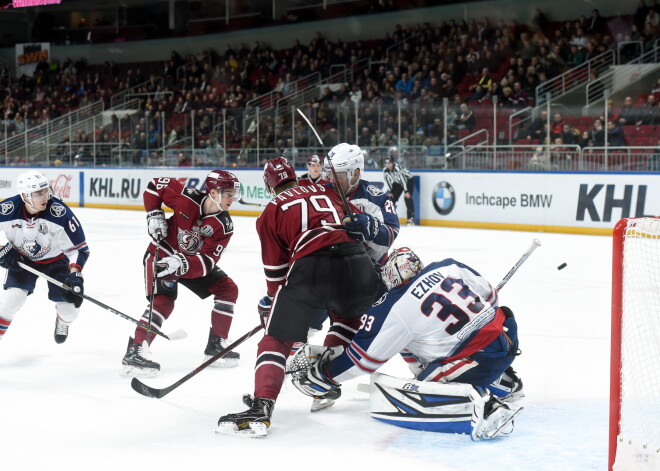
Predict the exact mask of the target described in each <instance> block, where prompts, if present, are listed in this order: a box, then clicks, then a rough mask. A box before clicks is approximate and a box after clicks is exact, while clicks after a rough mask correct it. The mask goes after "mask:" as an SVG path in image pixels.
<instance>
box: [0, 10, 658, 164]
mask: <svg viewBox="0 0 660 471" xmlns="http://www.w3.org/2000/svg"><path fill="white" fill-rule="evenodd" d="M659 12H660V7H659V6H658V5H657V3H656V0H650V3H649V5H648V6H647V5H646V4H645V3H644V1H640V4H639V7H638V8H637V10H636V11H635V12H634V14H633V15H629V16H628V17H622V18H618V19H617V21H616V22H615V24H616V26H617V28H618V30H617V31H613V28H610V27H608V22H607V21H606V19H604V18H603V17H601V16H600V13H599V11H598V10H597V9H594V10H593V11H592V13H591V15H590V16H589V17H587V16H582V17H580V18H579V19H578V20H575V21H567V22H562V23H557V22H551V21H549V19H548V18H546V16H545V15H544V14H543V13H542V12H541V11H540V10H536V12H535V14H534V16H533V18H532V19H531V21H530V22H529V24H527V25H522V24H519V23H518V22H516V21H515V20H513V21H511V22H509V23H506V22H505V21H503V20H499V21H496V22H492V21H491V20H490V19H489V18H483V19H481V20H476V19H470V20H468V21H465V20H458V21H457V20H447V21H441V22H440V23H439V24H437V25H433V24H431V23H424V24H419V25H415V26H406V25H397V26H396V28H395V29H394V31H392V32H391V33H386V34H385V36H384V37H383V38H381V39H378V40H370V41H357V42H354V43H347V42H344V41H341V40H337V41H331V40H329V39H327V38H325V37H323V35H321V34H320V33H317V34H316V36H315V37H314V38H313V39H312V40H311V41H310V42H309V44H302V43H301V42H300V41H297V40H295V41H294V42H293V45H292V47H290V48H288V49H285V50H273V49H272V48H271V47H270V46H268V45H267V44H264V43H261V42H257V43H256V44H255V45H254V46H253V47H249V46H248V45H246V44H241V45H240V46H238V47H231V46H230V47H228V48H227V49H226V50H225V51H224V52H223V53H220V52H218V51H214V50H212V49H208V50H204V51H201V52H200V53H199V54H197V55H191V56H188V57H185V58H182V57H181V56H180V55H179V54H178V53H177V52H176V51H172V53H171V57H170V59H169V60H168V61H165V63H153V62H145V63H140V64H119V65H118V64H114V63H106V64H97V65H89V64H87V63H86V62H85V61H84V60H79V61H75V62H74V61H72V60H68V59H67V60H66V61H65V62H64V63H62V64H59V63H58V62H57V61H52V62H50V63H45V62H42V63H40V64H39V66H38V67H37V70H36V71H35V74H34V76H32V77H27V76H23V77H21V78H20V79H18V80H17V81H14V82H12V83H11V86H10V87H9V88H8V89H7V90H6V91H5V92H4V94H0V100H1V101H0V116H1V117H2V120H3V121H2V125H1V126H0V138H2V137H5V135H6V136H8V137H11V136H15V135H20V134H21V133H23V132H25V130H26V128H33V127H35V126H38V125H40V124H43V123H44V122H46V121H47V120H52V119H55V118H57V117H58V116H61V115H62V114H64V113H66V112H68V111H70V110H73V109H77V108H81V107H83V106H85V105H86V104H89V103H92V102H94V101H96V100H101V101H102V102H104V104H105V107H106V108H108V107H110V105H111V104H112V103H111V97H112V96H113V95H114V96H116V94H118V93H121V92H125V91H129V90H130V91H131V93H132V95H131V96H132V97H136V98H137V99H139V100H140V110H139V111H138V112H137V113H135V114H131V115H125V116H121V117H117V116H115V117H113V119H112V120H111V121H110V122H108V123H100V124H99V125H98V126H97V127H96V129H95V130H94V131H93V133H94V135H91V136H90V134H91V133H87V134H86V133H82V134H80V133H78V134H76V135H75V136H71V139H69V137H68V136H67V137H66V138H65V139H64V140H63V141H62V142H60V143H59V144H60V150H57V151H56V152H60V151H62V152H63V150H62V149H67V148H68V149H69V151H68V154H70V155H69V158H70V157H71V155H78V156H80V155H85V154H88V153H89V144H90V142H92V141H93V142H94V143H107V144H108V150H105V151H104V152H105V154H104V159H108V161H109V159H110V152H111V151H110V150H109V149H110V145H111V144H117V145H121V147H123V148H125V149H127V150H128V149H137V150H139V151H140V152H139V153H138V154H135V155H136V157H135V161H136V163H145V162H147V159H148V158H149V157H150V156H153V157H154V158H156V157H157V154H153V152H157V150H158V149H163V148H165V147H167V148H172V149H175V148H176V147H177V146H179V147H191V146H192V145H194V146H195V147H196V148H197V149H208V150H209V151H215V154H213V153H209V154H208V155H224V154H223V152H222V151H223V150H224V149H223V146H225V145H226V147H227V148H228V149H235V150H236V152H235V153H232V156H233V157H232V158H231V159H232V161H231V162H225V163H234V164H238V165H247V164H248V163H249V162H253V160H252V155H253V154H254V153H255V152H256V149H257V148H262V149H263V148H277V149H278V150H280V151H281V152H284V150H285V149H289V150H288V152H291V149H292V148H302V147H307V146H309V145H310V144H312V145H313V142H312V141H313V137H311V138H310V133H309V131H308V129H307V127H306V125H305V123H304V122H302V120H296V118H295V115H294V116H292V114H291V113H289V112H286V113H278V114H276V113H274V112H271V113H264V114H263V115H261V116H260V119H259V122H258V123H256V122H255V119H254V110H253V109H252V108H253V107H249V106H247V105H248V104H252V105H254V106H256V105H260V104H261V105H269V104H274V103H279V102H281V103H284V104H286V98H287V97H288V96H291V94H292V93H293V92H295V91H296V90H297V87H298V86H299V85H300V83H302V81H303V80H304V78H305V77H308V76H310V75H311V74H315V73H318V74H319V75H320V76H321V77H328V76H330V74H331V73H332V71H333V70H336V69H335V67H337V66H340V67H341V66H346V67H348V68H352V69H353V80H352V81H350V82H347V83H341V84H336V85H333V86H327V87H325V88H323V90H322V92H321V93H320V96H318V97H317V98H314V99H311V100H309V102H308V103H306V104H304V105H302V107H303V109H304V110H305V112H306V113H308V115H310V116H312V117H313V119H314V122H315V124H316V126H317V127H318V129H319V130H320V131H321V132H322V135H323V139H324V142H325V144H326V146H331V145H333V144H334V143H336V142H338V141H340V140H342V141H349V142H357V143H358V145H360V146H362V147H365V148H374V147H389V146H396V145H400V144H401V143H404V142H405V143H406V144H407V145H411V146H418V145H425V146H431V145H439V144H441V143H442V142H443V138H444V128H445V123H444V122H443V116H444V115H443V113H441V112H440V110H441V109H442V106H443V102H444V100H445V99H447V100H448V102H449V104H450V106H449V112H448V114H447V123H446V125H447V126H446V127H447V129H448V133H449V138H450V140H451V141H453V140H455V139H458V138H461V137H464V136H466V135H468V134H469V133H470V132H471V131H473V130H474V129H478V128H480V127H487V126H488V125H489V123H490V122H492V119H493V115H492V108H493V102H495V103H496V107H497V108H498V109H499V110H500V112H501V113H502V114H503V115H504V116H508V115H509V114H510V113H512V112H514V111H516V110H520V109H523V108H526V107H529V106H533V105H534V104H535V93H536V87H537V86H538V85H539V84H541V83H543V82H545V81H547V80H550V79H552V78H553V77H556V76H557V75H559V74H561V73H563V72H564V71H566V70H568V69H569V68H571V67H574V66H577V65H579V64H581V63H583V62H585V61H587V60H590V59H591V58H593V57H594V56H596V55H598V54H601V53H603V52H605V51H607V50H609V49H612V48H616V44H617V43H618V42H622V41H640V42H641V43H642V44H643V45H644V46H643V47H644V48H645V49H648V48H650V47H653V46H654V45H655V42H656V40H657V39H658V34H657V33H658V28H659V27H660V26H659V24H660V20H659V18H660V16H659V15H658V13H659ZM631 13H632V12H631ZM622 25H624V26H623V27H622ZM657 88H658V87H656V89H657ZM658 91H660V90H653V91H652V93H650V94H648V101H647V103H646V104H645V105H644V106H637V105H633V104H632V103H628V101H629V100H628V98H627V99H626V104H624V105H623V106H621V107H620V109H619V107H617V106H614V107H613V116H612V119H613V120H614V121H615V123H614V126H615V128H614V130H613V131H612V132H610V133H608V136H616V135H618V131H617V129H618V128H619V127H620V128H621V130H622V131H623V129H625V127H626V126H630V125H631V124H632V123H633V122H634V123H635V124H636V125H643V124H653V125H655V124H660V114H659V113H660V109H659V108H658V100H656V98H655V96H657V95H658V93H657V92H658ZM0 93H2V92H0ZM263 96H266V97H267V99H266V98H264V99H263V100H261V101H260V100H257V98H258V97H263ZM631 100H632V98H631ZM631 106H632V107H633V108H634V110H632V109H631V108H630V107H631ZM356 110H357V113H356ZM616 112H618V114H616ZM246 113H247V114H246ZM614 114H616V116H614ZM246 116H249V117H250V119H245V117H246ZM356 116H357V123H356V122H355V119H356ZM555 118H556V115H555V117H553V121H556V120H555ZM560 118H561V117H560ZM539 120H545V121H546V122H547V116H545V117H544V116H543V114H542V115H541V116H540V117H539V118H537V121H535V122H534V123H532V126H530V127H529V132H527V134H525V131H527V129H525V130H523V131H521V132H519V133H518V134H517V135H516V136H515V137H516V138H520V139H525V138H526V139H529V140H530V142H533V143H536V142H537V141H536V139H538V140H540V141H543V140H544V138H543V137H542V136H545V135H547V132H545V131H544V130H543V124H540V123H539ZM592 120H593V118H592ZM561 121H562V119H560V120H559V122H561ZM597 121H599V120H598V119H596V120H595V121H593V126H591V127H590V129H586V128H585V129H581V128H580V127H579V126H575V125H573V123H567V124H570V125H571V127H570V128H568V129H564V128H563V125H562V126H559V127H557V126H553V129H552V140H553V141H555V142H556V141H557V139H561V140H562V142H564V143H567V142H566V141H575V143H577V144H579V145H589V143H591V144H593V145H598V144H599V143H601V142H602V139H601V138H600V137H599V136H600V134H599V129H600V130H601V131H602V128H603V122H602V121H601V122H600V123H597ZM122 123H123V124H122ZM583 127H584V126H583ZM356 129H357V130H358V135H357V136H356V135H355V130H356ZM399 130H400V133H399ZM5 133H6V134H5ZM585 133H588V134H589V136H588V137H587V136H586V135H585ZM399 134H400V135H399ZM505 137H508V136H505ZM310 139H311V140H310ZM612 139H614V137H612ZM616 139H619V138H616ZM623 139H624V142H625V136H624V137H623ZM616 142H620V140H618V141H616ZM77 144H83V147H82V151H76V150H74V149H73V148H74V147H76V145H77ZM610 145H614V144H612V143H611V144H610ZM85 146H86V147H85ZM161 157H162V155H161ZM254 163H256V162H254Z"/></svg>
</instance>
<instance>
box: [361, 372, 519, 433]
mask: <svg viewBox="0 0 660 471" xmlns="http://www.w3.org/2000/svg"><path fill="white" fill-rule="evenodd" d="M369 393H370V396H371V400H370V410H371V416H372V417H373V418H374V419H377V420H380V421H382V422H386V423H388V424H391V425H396V426H398V427H404V428H410V429H414V430H422V431H428V432H442V433H462V434H469V435H470V437H471V438H472V440H474V441H480V440H488V439H491V438H495V437H497V436H498V435H502V434H508V433H510V432H511V431H512V430H513V419H514V418H515V417H516V416H517V415H518V414H519V413H520V412H521V411H522V407H515V406H512V405H511V404H506V403H504V402H502V401H500V400H499V399H497V398H496V397H494V396H492V395H491V394H490V392H489V391H488V389H485V388H480V387H474V386H471V385H469V384H465V383H435V382H427V381H417V380H413V379H404V378H395V377H392V376H388V375H384V374H380V373H374V374H372V375H371V384H370V386H369Z"/></svg>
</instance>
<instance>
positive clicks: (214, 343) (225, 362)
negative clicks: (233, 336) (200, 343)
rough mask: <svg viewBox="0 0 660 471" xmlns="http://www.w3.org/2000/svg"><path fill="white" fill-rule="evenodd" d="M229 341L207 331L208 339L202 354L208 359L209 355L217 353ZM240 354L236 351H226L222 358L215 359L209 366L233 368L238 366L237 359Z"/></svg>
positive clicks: (225, 346)
mask: <svg viewBox="0 0 660 471" xmlns="http://www.w3.org/2000/svg"><path fill="white" fill-rule="evenodd" d="M228 345H229V342H227V340H226V339H223V338H222V337H219V336H217V335H213V334H212V333H211V332H209V341H208V343H207V344H206V349H205V350H204V355H206V359H207V360H209V359H210V358H211V357H213V356H215V355H217V354H218V353H220V352H221V351H222V350H224V349H225V348H227V346H228ZM240 358H241V354H240V353H238V352H228V353H227V354H226V355H225V356H223V357H222V358H219V359H217V360H216V361H215V362H214V363H213V364H212V365H211V366H214V367H217V368H234V367H236V366H238V360H240Z"/></svg>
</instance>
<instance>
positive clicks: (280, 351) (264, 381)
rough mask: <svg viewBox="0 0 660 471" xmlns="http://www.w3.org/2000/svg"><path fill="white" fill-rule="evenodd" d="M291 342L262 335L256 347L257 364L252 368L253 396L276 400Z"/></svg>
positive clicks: (282, 381)
mask: <svg viewBox="0 0 660 471" xmlns="http://www.w3.org/2000/svg"><path fill="white" fill-rule="evenodd" d="M292 343H293V342H287V341H284V340H279V339H277V338H275V337H272V336H270V335H264V337H263V338H262V339H261V341H260V342H259V346H258V347H257V363H256V365H255V368H254V395H255V397H265V398H268V399H273V400H275V399H277V396H278V395H279V394H280V390H281V389H282V383H284V371H285V368H286V359H287V356H288V354H289V350H290V349H291V345H292Z"/></svg>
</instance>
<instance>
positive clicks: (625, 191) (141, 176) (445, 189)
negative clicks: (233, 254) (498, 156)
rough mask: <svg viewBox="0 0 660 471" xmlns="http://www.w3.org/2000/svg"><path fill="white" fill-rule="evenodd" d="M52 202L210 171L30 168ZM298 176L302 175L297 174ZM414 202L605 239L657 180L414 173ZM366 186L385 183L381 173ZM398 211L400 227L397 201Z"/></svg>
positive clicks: (439, 222)
mask: <svg viewBox="0 0 660 471" xmlns="http://www.w3.org/2000/svg"><path fill="white" fill-rule="evenodd" d="M26 170H27V169H26V168H24V167H20V168H19V167H17V168H4V169H3V171H2V177H0V199H3V198H7V197H9V196H12V195H15V194H16V183H15V181H16V177H17V176H18V175H19V174H20V173H22V172H25V171H26ZM35 170H37V171H40V172H42V173H44V174H45V175H46V177H48V179H49V180H50V181H51V186H52V187H53V191H54V193H55V195H56V196H58V197H60V198H62V199H63V200H64V201H65V202H67V204H70V205H71V206H85V207H93V208H109V209H138V210H141V209H143V206H142V193H143V192H144V190H145V189H146V187H147V184H148V183H149V181H150V180H151V178H154V177H170V178H176V179H178V180H180V181H181V182H182V183H183V184H184V185H186V186H191V187H195V188H199V189H203V182H204V178H205V177H206V174H207V173H208V171H209V169H189V168H157V169H153V168H150V169H141V168H140V169H138V168H123V169H118V168H117V169H113V168H104V169H99V168H82V167H77V168H65V167H53V168H45V167H42V168H36V169H35ZM230 170H231V171H233V172H234V173H235V174H236V175H237V177H238V178H239V180H240V181H241V185H242V194H243V199H244V200H245V201H248V202H251V203H260V204H266V203H268V201H269V200H270V198H269V196H268V195H267V194H266V191H265V188H264V184H263V180H262V171H261V169H245V170H239V169H230ZM300 173H302V172H300ZM412 173H413V175H415V177H416V179H415V180H416V183H417V186H416V188H415V195H414V200H415V203H416V212H417V217H418V219H419V221H420V222H421V224H423V225H431V226H444V227H467V228H485V229H501V230H523V231H543V232H558V233H573V234H602V235H610V234H611V233H612V228H613V227H614V224H615V223H616V222H617V221H618V220H619V219H621V218H623V217H638V216H653V215H660V175H658V174H648V173H646V174H642V173H638V174H631V173H627V174H625V173H538V172H455V171H453V172H440V171H414V172H412ZM366 179H367V180H370V181H377V182H382V181H383V174H382V171H380V170H368V171H367V172H366ZM397 211H398V214H399V217H400V219H401V220H402V221H405V217H406V214H405V205H404V204H403V197H402V198H401V199H400V200H399V204H398V205H397ZM231 212H232V214H236V215H242V216H250V215H254V216H257V215H259V213H260V209H259V208H258V207H256V206H247V205H243V204H240V203H235V204H234V205H232V209H231Z"/></svg>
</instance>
